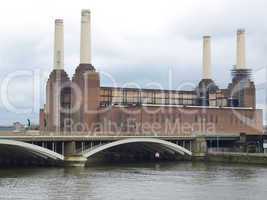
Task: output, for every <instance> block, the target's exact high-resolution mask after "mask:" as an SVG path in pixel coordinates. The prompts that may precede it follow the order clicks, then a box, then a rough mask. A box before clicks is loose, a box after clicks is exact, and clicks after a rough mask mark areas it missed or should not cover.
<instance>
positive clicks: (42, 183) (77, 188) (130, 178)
mask: <svg viewBox="0 0 267 200" xmlns="http://www.w3.org/2000/svg"><path fill="white" fill-rule="evenodd" d="M0 199H1V200H2V199H3V200H6V199H16V200H19V199H25V200H31V199H33V200H39V199H51V200H61V199H62V200H66V199H77V200H83V199H92V200H94V199H98V200H125V199H126V200H127V199H129V200H133V199H140V200H150V199H153V200H155V199H159V200H172V199H173V200H177V199H182V200H184V199H189V200H191V199H197V200H202V199H203V200H209V199H210V200H215V199H216V200H219V199H231V200H232V199H240V200H241V199H242V200H244V199H253V200H255V199H261V200H264V199H267V166H253V165H233V164H231V165H230V164H214V163H206V164H205V163H191V162H179V163H177V162H176V163H175V162H174V163H156V164H155V163H138V164H106V165H104V164H102V165H94V166H89V167H86V168H10V169H0Z"/></svg>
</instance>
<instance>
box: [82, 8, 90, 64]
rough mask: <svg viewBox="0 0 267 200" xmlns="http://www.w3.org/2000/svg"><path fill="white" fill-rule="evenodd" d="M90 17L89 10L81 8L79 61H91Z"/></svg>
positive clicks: (87, 62) (85, 62)
mask: <svg viewBox="0 0 267 200" xmlns="http://www.w3.org/2000/svg"><path fill="white" fill-rule="evenodd" d="M90 26H91V17H90V10H82V16H81V44H80V45H81V46H80V48H81V49H80V63H81V64H92V63H91V27H90Z"/></svg>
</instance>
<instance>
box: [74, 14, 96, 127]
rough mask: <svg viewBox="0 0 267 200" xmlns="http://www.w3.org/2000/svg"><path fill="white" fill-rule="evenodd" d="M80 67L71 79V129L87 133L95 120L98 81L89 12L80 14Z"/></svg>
mask: <svg viewBox="0 0 267 200" xmlns="http://www.w3.org/2000/svg"><path fill="white" fill-rule="evenodd" d="M81 15H82V16H81V44H80V48H81V49H80V65H79V66H78V67H77V68H76V70H75V74H74V76H73V78H72V96H71V102H72V124H73V126H72V129H73V131H88V130H89V129H90V128H91V126H92V124H93V123H94V122H96V119H97V109H98V107H99V97H100V79H99V74H98V72H96V71H95V68H94V67H93V65H92V64H91V30H90V23H91V19H90V11H89V10H82V13H81Z"/></svg>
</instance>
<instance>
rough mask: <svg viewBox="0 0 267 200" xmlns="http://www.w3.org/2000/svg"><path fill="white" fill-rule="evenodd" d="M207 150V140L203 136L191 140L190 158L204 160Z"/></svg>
mask: <svg viewBox="0 0 267 200" xmlns="http://www.w3.org/2000/svg"><path fill="white" fill-rule="evenodd" d="M207 152H208V147H207V141H206V138H205V137H202V136H201V137H196V138H195V139H194V141H193V149H192V159H193V160H204V159H205V157H206V155H207Z"/></svg>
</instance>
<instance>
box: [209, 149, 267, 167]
mask: <svg viewBox="0 0 267 200" xmlns="http://www.w3.org/2000/svg"><path fill="white" fill-rule="evenodd" d="M204 160H205V161H208V162H224V163H245V164H266V165H267V154H264V153H233V152H212V153H208V154H207V155H206V156H205V159H204Z"/></svg>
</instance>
